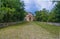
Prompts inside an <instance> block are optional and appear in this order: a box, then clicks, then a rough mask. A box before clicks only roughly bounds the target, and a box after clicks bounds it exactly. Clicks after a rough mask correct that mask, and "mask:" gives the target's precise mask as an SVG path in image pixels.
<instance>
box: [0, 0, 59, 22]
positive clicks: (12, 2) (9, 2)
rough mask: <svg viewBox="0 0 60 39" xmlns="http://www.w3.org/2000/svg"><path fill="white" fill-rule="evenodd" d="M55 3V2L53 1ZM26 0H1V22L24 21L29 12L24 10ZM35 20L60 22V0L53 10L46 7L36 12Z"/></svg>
mask: <svg viewBox="0 0 60 39" xmlns="http://www.w3.org/2000/svg"><path fill="white" fill-rule="evenodd" d="M53 3H54V2H53ZM24 6H25V5H24V2H23V1H21V0H1V1H0V23H4V22H16V21H23V20H24V17H25V15H26V14H27V12H26V11H25V10H24ZM34 17H35V19H36V20H35V21H41V22H60V1H56V4H55V6H54V8H53V9H52V10H51V11H48V10H46V9H45V8H44V9H42V10H40V11H36V12H35V16H34Z"/></svg>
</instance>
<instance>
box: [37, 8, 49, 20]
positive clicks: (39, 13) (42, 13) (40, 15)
mask: <svg viewBox="0 0 60 39" xmlns="http://www.w3.org/2000/svg"><path fill="white" fill-rule="evenodd" d="M47 19H48V11H47V10H46V9H43V10H41V11H37V12H36V20H37V21H47Z"/></svg>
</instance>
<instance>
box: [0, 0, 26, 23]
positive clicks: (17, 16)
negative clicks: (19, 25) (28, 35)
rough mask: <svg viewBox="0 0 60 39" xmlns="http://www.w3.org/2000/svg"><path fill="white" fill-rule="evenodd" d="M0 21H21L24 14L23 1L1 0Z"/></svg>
mask: <svg viewBox="0 0 60 39" xmlns="http://www.w3.org/2000/svg"><path fill="white" fill-rule="evenodd" d="M0 11H1V12H0V22H1V21H2V20H3V21H2V22H13V21H22V20H23V19H24V16H25V10H24V3H23V2H22V1H20V0H1V8H0Z"/></svg>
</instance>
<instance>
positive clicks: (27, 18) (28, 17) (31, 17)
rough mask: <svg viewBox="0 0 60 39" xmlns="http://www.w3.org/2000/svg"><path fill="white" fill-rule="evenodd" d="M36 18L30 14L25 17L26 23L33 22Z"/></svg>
mask: <svg viewBox="0 0 60 39" xmlns="http://www.w3.org/2000/svg"><path fill="white" fill-rule="evenodd" d="M33 20H34V17H33V14H32V13H28V14H27V15H26V17H25V21H33Z"/></svg>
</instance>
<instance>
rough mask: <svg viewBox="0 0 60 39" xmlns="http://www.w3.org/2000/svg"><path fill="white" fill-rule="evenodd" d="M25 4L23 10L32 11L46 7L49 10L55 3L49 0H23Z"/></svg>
mask: <svg viewBox="0 0 60 39" xmlns="http://www.w3.org/2000/svg"><path fill="white" fill-rule="evenodd" d="M23 1H24V4H25V11H27V12H32V13H34V12H35V11H37V10H42V9H43V8H46V9H47V10H51V9H52V8H53V7H54V5H55V4H52V2H51V0H23Z"/></svg>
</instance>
